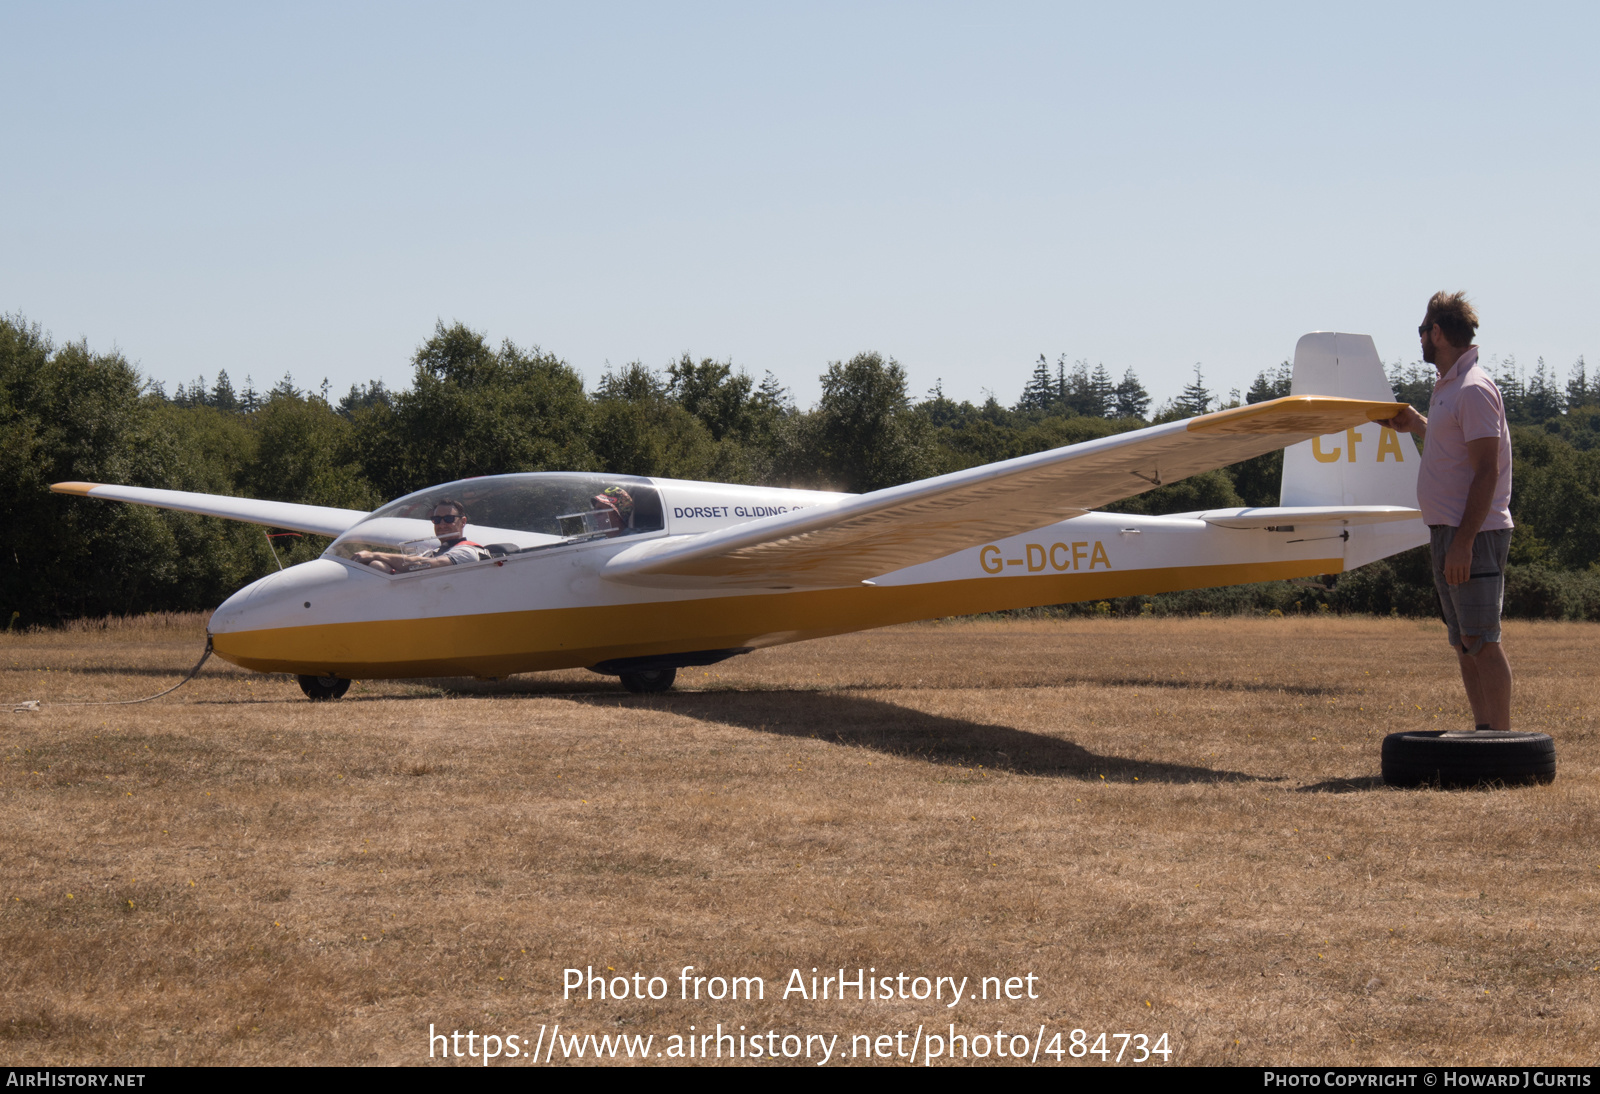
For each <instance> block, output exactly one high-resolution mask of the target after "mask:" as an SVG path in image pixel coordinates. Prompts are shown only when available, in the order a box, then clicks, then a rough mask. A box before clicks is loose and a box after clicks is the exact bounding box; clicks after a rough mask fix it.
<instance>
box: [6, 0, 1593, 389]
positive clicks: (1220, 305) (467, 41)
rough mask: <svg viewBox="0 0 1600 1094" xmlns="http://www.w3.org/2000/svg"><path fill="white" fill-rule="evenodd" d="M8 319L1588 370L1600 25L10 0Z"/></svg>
mask: <svg viewBox="0 0 1600 1094" xmlns="http://www.w3.org/2000/svg"><path fill="white" fill-rule="evenodd" d="M0 39H3V40H4V41H5V42H6V51H5V52H6V61H5V63H4V64H3V65H0V104H3V112H0V117H3V118H4V119H5V134H4V137H5V145H4V146H5V148H6V150H7V155H6V163H5V168H4V170H3V172H0V202H3V210H4V215H3V217H0V311H6V312H12V313H17V312H20V313H22V314H23V315H24V316H25V317H26V318H28V319H29V320H32V321H35V322H38V323H40V324H41V325H42V326H43V327H44V328H45V329H46V330H48V331H50V332H51V333H53V334H54V336H55V337H56V339H57V340H58V341H62V340H69V339H77V338H80V337H86V338H87V339H88V340H89V343H90V344H91V346H92V347H94V348H96V349H106V348H110V347H112V346H116V347H120V348H121V349H122V350H123V351H124V352H125V353H127V354H128V356H129V357H130V358H131V359H133V360H134V361H136V362H137V363H138V364H139V365H140V366H141V367H142V368H143V369H144V370H145V371H146V372H147V373H148V374H150V375H152V376H154V377H156V378H157V379H161V380H164V381H165V382H167V383H168V385H169V386H170V385H172V384H174V383H176V382H178V381H181V380H188V379H191V378H193V377H194V376H195V375H197V374H201V373H203V374H205V375H206V376H207V377H208V378H209V377H213V376H214V375H215V374H216V372H217V370H218V369H219V368H226V369H227V370H228V372H229V373H230V374H231V375H232V377H233V378H234V380H235V382H236V383H237V382H239V381H242V379H243V378H244V376H245V375H246V374H247V373H248V374H251V375H253V376H254V378H255V380H256V382H257V385H258V386H259V387H266V386H270V384H271V383H272V382H273V381H274V380H276V379H277V378H278V377H280V376H282V375H283V373H284V372H285V371H291V372H293V374H294V376H295V377H296V378H297V379H298V380H300V381H301V382H302V383H303V384H311V385H314V384H316V383H318V382H320V380H321V379H322V378H323V377H324V376H326V377H328V378H329V379H330V380H331V381H332V382H333V385H334V387H335V389H336V391H343V390H345V389H347V388H348V386H349V385H350V384H351V383H352V382H354V381H357V380H366V379H370V378H373V377H382V378H383V379H384V380H386V381H387V382H388V383H390V384H391V385H393V386H404V385H406V384H407V383H408V382H409V378H410V374H411V368H410V364H409V359H410V356H411V354H412V352H413V351H414V349H415V347H416V346H417V344H418V343H419V342H421V341H422V340H423V339H425V338H426V337H427V336H428V335H429V333H430V332H431V331H432V328H433V325H434V322H435V320H437V319H443V320H444V321H445V322H450V321H453V320H457V319H459V320H461V321H463V322H465V323H467V324H469V325H470V326H472V327H474V328H476V329H478V330H482V331H485V332H487V333H488V335H489V336H490V337H491V338H492V339H494V340H496V341H498V340H499V339H502V338H511V339H513V340H514V341H516V342H518V343H519V344H532V343H537V344H539V345H541V346H543V347H544V348H545V349H547V350H549V351H551V352H554V353H556V354H558V355H560V356H561V357H563V358H565V359H566V360H567V361H569V362H570V363H572V364H573V365H574V366H576V367H577V368H579V369H580V370H581V371H582V372H583V373H584V374H585V376H586V377H588V378H589V380H590V381H591V383H592V382H593V380H594V379H596V378H597V377H598V376H599V375H600V373H601V372H602V371H603V369H604V368H605V366H606V364H607V362H610V363H611V364H613V365H621V364H624V363H626V362H628V361H632V360H641V361H644V362H646V363H647V364H651V365H655V366H661V365H664V364H665V363H666V362H667V361H668V360H669V359H671V358H674V357H675V356H677V355H678V354H680V353H682V352H684V351H688V352H691V353H693V354H694V355H696V356H697V357H701V356H710V357H716V358H718V359H728V358H731V359H732V360H733V361H734V362H735V363H736V364H737V365H740V366H743V367H745V368H747V369H749V370H750V371H751V372H752V373H753V374H755V375H756V376H757V377H758V378H759V376H760V375H761V373H762V372H763V371H764V370H768V369H770V370H771V371H773V372H774V373H775V374H776V375H777V376H778V377H779V378H780V379H781V380H782V381H783V382H785V383H786V384H788V385H790V386H791V387H792V388H793V390H794V392H795V394H796V396H797V398H798V399H799V401H800V402H801V403H802V404H803V405H808V404H810V403H811V402H812V401H813V400H814V399H815V398H816V395H817V393H818V385H817V381H816V377H817V374H818V373H819V372H821V371H822V370H823V368H824V367H825V366H826V364H827V362H828V361H830V360H837V359H840V358H846V357H849V356H850V355H852V354H854V353H856V352H859V351H861V350H864V349H876V350H878V351H880V352H882V353H884V354H887V355H892V356H894V357H895V358H897V359H898V360H899V361H900V362H901V363H902V364H904V365H905V366H906V368H907V370H908V371H909V373H910V375H911V379H912V384H913V389H914V391H915V392H916V393H917V394H919V395H920V394H921V393H922V392H923V391H925V390H926V389H927V388H928V387H929V386H930V385H932V384H933V383H934V381H935V379H936V378H939V377H942V378H943V381H944V387H945V390H946V392H947V394H951V395H954V396H956V397H958V398H973V399H979V398H981V397H982V396H981V389H983V388H989V389H991V390H993V391H994V392H995V393H996V394H997V395H998V396H999V398H1000V399H1001V400H1002V401H1003V402H1007V403H1010V402H1013V401H1015V399H1016V398H1017V396H1018V394H1019V393H1020V391H1021V388H1022V385H1023V383H1024V381H1025V380H1026V378H1027V375H1028V373H1029V371H1030V369H1031V366H1032V363H1033V361H1034V360H1035V359H1036V358H1037V356H1038V355H1039V354H1040V353H1045V354H1048V355H1049V356H1050V358H1051V359H1052V360H1054V359H1055V357H1056V356H1057V355H1059V354H1061V353H1066V354H1067V355H1069V357H1071V358H1074V359H1075V358H1080V357H1082V358H1087V359H1088V360H1089V361H1090V362H1091V363H1093V362H1100V361H1103V362H1104V363H1105V364H1106V366H1107V367H1108V368H1110V369H1111V370H1112V371H1113V372H1114V373H1115V374H1117V375H1119V376H1120V375H1121V372H1122V370H1123V369H1125V368H1127V367H1130V366H1131V367H1132V368H1134V369H1135V370H1137V372H1138V373H1139V374H1140V376H1141V377H1142V378H1143V379H1144V381H1145V384H1146V386H1147V387H1149V388H1150V389H1151V391H1152V392H1153V393H1154V394H1155V395H1156V396H1157V397H1158V399H1160V398H1164V397H1167V396H1170V395H1172V394H1175V393H1176V392H1177V390H1178V389H1179V388H1180V387H1181V386H1182V384H1183V383H1184V382H1186V381H1187V380H1188V379H1189V378H1190V375H1191V370H1192V368H1193V366H1194V364H1195V362H1197V361H1198V362H1202V363H1203V365H1204V368H1205V373H1206V377H1207V380H1208V382H1209V383H1210V386H1211V387H1212V388H1213V389H1214V390H1218V391H1226V390H1227V389H1228V388H1230V387H1234V386H1240V387H1243V386H1247V385H1248V383H1249V381H1250V380H1251V379H1252V378H1253V377H1254V375H1255V374H1256V372H1257V371H1259V370H1260V369H1261V368H1263V367H1266V366H1269V365H1272V364H1274V363H1275V362H1277V361H1279V360H1282V359H1283V358H1284V357H1286V356H1287V355H1288V354H1290V353H1291V352H1292V350H1293V347H1294V342H1295V339H1296V338H1297V337H1298V336H1299V335H1300V334H1302V333H1304V332H1306V331H1309V330H1315V329H1337V330H1347V331H1359V332H1365V333H1370V334H1372V335H1373V336H1374V337H1375V338H1376V339H1377V343H1378V350H1379V352H1380V353H1381V354H1383V356H1384V357H1385V359H1386V360H1394V359H1396V358H1404V359H1405V360H1407V361H1410V360H1413V359H1415V357H1416V356H1417V354H1416V336H1415V328H1416V324H1417V322H1418V320H1419V319H1420V318H1421V311H1422V307H1423V304H1424V303H1425V301H1426V299H1427V296H1428V294H1429V293H1431V292H1432V291H1433V290H1435V289H1438V288H1452V289H1454V288H1466V289H1467V290H1469V291H1470V292H1471V293H1472V295H1473V297H1474V299H1475V300H1476V301H1477V303H1478V305H1479V309H1480V312H1481V314H1482V317H1483V321H1484V326H1483V329H1482V331H1481V333H1480V344H1481V345H1482V346H1483V347H1484V352H1485V353H1486V354H1498V355H1501V356H1504V355H1507V354H1514V355H1515V356H1516V358H1517V359H1518V360H1519V361H1520V362H1522V363H1524V364H1526V365H1528V366H1529V367H1531V366H1532V365H1533V363H1534V360H1535V358H1537V357H1539V356H1543V357H1544V358H1545V359H1546V360H1547V361H1548V362H1549V363H1551V364H1552V365H1554V366H1556V367H1557V369H1558V370H1559V372H1560V374H1561V375H1562V376H1563V377H1565V375H1566V371H1567V368H1568V366H1569V365H1570V364H1571V362H1572V361H1573V360H1574V359H1575V358H1576V357H1577V356H1578V355H1579V354H1583V353H1586V354H1588V355H1590V356H1591V357H1597V363H1600V307H1597V298H1600V292H1597V290H1600V274H1597V272H1596V271H1597V263H1596V259H1597V257H1600V256H1597V247H1596V244H1597V242H1600V232H1597V214H1596V204H1597V203H1596V196H1595V195H1596V190H1597V171H1596V168H1597V166H1600V164H1597V158H1600V126H1597V115H1600V93H1597V87H1600V81H1597V72H1596V62H1595V51H1596V46H1595V43H1596V42H1597V41H1600V5H1594V4H1568V5H1548V6H1547V5H1537V4H1534V5H1522V4H1519V5H1509V4H1493V5H1490V4H1469V3H1451V4H1435V5H1396V4H1394V3H1383V4H1374V5H1358V4H1349V3H1341V4H1337V5H1334V4H1324V5H1315V6H1313V5H1286V4H1282V3H1275V4H1262V5H1246V6H1232V5H1229V6H1221V5H1215V4H1207V5H1196V4H1188V5H1171V6H1167V5H1135V4H1118V5H1110V4H1105V3H1097V4H1093V5H1084V6H1072V5H1064V4H1052V5H1044V4H1038V5H1034V4H996V3H985V4H981V5H979V4H972V5H939V4H931V3H916V4H904V5H898V4H877V5H874V4H861V3H850V4H838V5H831V4H804V5H801V4H787V5H757V4H752V3H742V4H725V5H704V4H661V3H656V4H648V5H645V4H641V5H628V4H617V5H601V4H583V5H579V4H570V3H566V4H559V5H550V6H548V7H539V6H535V5H531V4H516V5H505V6H498V5H468V4H451V5H430V6H426V7H406V6H403V5H397V4H390V3H385V4H382V5H371V6H357V5H341V4H326V3H318V4H315V5H308V6H304V7H296V6H293V5H288V4H271V5H250V6H246V5H216V4H204V5H200V4H197V5H193V6H176V5H129V4H107V5H103V6H101V5H87V4H59V3H51V4H22V3H5V4H3V5H0Z"/></svg>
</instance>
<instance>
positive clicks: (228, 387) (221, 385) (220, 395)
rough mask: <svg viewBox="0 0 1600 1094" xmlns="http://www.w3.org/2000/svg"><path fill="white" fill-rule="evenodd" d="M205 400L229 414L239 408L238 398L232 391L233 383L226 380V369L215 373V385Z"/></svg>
mask: <svg viewBox="0 0 1600 1094" xmlns="http://www.w3.org/2000/svg"><path fill="white" fill-rule="evenodd" d="M207 402H208V403H209V404H210V405H211V406H214V407H216V408H217V409H218V410H221V411H225V412H227V413H229V414H231V413H233V412H234V411H235V410H238V409H239V398H238V396H236V395H235V394H234V393H233V384H232V383H231V382H229V380H228V370H227V369H223V370H222V371H221V372H219V373H217V383H216V386H215V387H213V388H212V389H211V397H210V398H209V399H208V400H207Z"/></svg>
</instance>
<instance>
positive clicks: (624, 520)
mask: <svg viewBox="0 0 1600 1094" xmlns="http://www.w3.org/2000/svg"><path fill="white" fill-rule="evenodd" d="M590 504H591V505H592V506H593V507H594V512H595V513H597V514H598V515H599V521H600V525H601V527H602V528H604V529H605V533H606V538H607V539H610V538H612V537H615V536H620V535H622V534H623V533H624V532H627V531H630V530H631V529H632V528H633V495H632V494H630V493H628V492H627V491H626V490H624V489H623V488H622V487H620V486H608V487H606V488H605V489H604V490H603V491H601V492H600V493H598V494H596V495H595V496H594V497H593V498H591V499H590Z"/></svg>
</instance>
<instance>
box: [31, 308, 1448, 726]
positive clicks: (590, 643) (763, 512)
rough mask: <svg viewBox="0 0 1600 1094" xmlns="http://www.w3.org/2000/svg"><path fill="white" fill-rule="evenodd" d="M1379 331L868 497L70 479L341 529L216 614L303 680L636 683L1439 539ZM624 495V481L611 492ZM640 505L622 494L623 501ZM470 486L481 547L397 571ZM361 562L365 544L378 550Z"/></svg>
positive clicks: (249, 649)
mask: <svg viewBox="0 0 1600 1094" xmlns="http://www.w3.org/2000/svg"><path fill="white" fill-rule="evenodd" d="M1399 410H1400V404H1397V403H1395V401H1394V393H1393V390H1392V389H1391V388H1390V386H1389V383H1388V381H1387V380H1386V379H1385V378H1384V374H1383V366H1382V363H1381V361H1380V360H1379V358H1378V355H1377V351H1376V349H1375V348H1374V346H1373V343H1372V339H1371V338H1369V337H1367V336H1365V335H1349V334H1332V333H1316V334H1308V335H1306V336H1305V337H1304V338H1302V339H1300V342H1299V344H1298V346H1297V347H1296V351H1295V365H1294V377H1293V383H1292V388H1291V394H1290V395H1288V396H1286V397H1284V398H1281V399H1275V400H1272V401H1269V402H1263V403H1256V404H1253V405H1249V406H1242V407H1236V408H1232V409H1228V410H1222V411H1218V412H1216V413H1213V414H1206V415H1202V416H1200V417H1197V418H1191V419H1189V420H1187V421H1180V422H1171V423H1167V424H1163V425H1155V426H1150V427H1148V428H1145V429H1139V430H1135V431H1132V432H1128V433H1122V434H1118V435H1116V436H1111V437H1104V438H1100V439H1097V440H1093V441H1086V442H1084V443H1081V444H1075V445H1069V446H1067V447H1065V448H1058V449H1054V450H1052V451H1048V452H1040V453H1036V454H1034V455H1030V456H1022V457H1019V458H1017V459H1012V460H1006V461H1003V462H1000V463H994V464H988V465H985V466H982V467H975V468H971V469H968V470H965V471H958V472H955V473H953V474H949V475H941V476H939V477H937V478H931V479H925V480H922V481H920V482H913V483H908V484H905V485H903V486H895V487H890V488H888V489H885V490H878V491H874V492H872V493H869V494H859V495H852V494H838V493H827V492H822V491H810V490H787V489H777V488H772V487H760V486H737V485H730V484H722V483H709V482H687V481H681V480H675V479H661V478H645V477H638V476H630V475H600V474H589V473H566V472H550V473H530V474H512V475H494V476H486V477H482V478H474V479H464V480H461V481H459V482H452V483H446V484H443V485H440V486H434V487H429V488H428V489H425V490H419V491H417V492H416V493H413V494H409V495H407V496H405V497H403V498H399V499H398V500H396V501H393V502H390V503H389V504H388V505H385V506H383V507H381V508H379V509H377V510H375V511H373V512H370V513H365V512H360V511H358V510H350V509H334V508H328V507H323V506H313V505H296V504H291V503H288V502H273V501H253V500H250V499H245V498H233V497H221V496H215V495H209V494H195V493H187V492H183V491H176V490H154V489H145V488H141V487H132V486H114V485H102V484H95V483H58V484H56V485H54V486H53V487H51V489H52V490H55V491H57V492H60V493H66V494H78V495H82V496H85V497H90V498H100V499H104V500H110V501H121V502H131V503H133V504H138V505H152V506H158V507H161V508H167V509H178V510H182V511H185V512H190V513H200V514H204V515H208V516H215V517H226V518H229V519H232V520H241V521H249V522H252V523H255V524H262V525H267V526H270V527H276V528H283V529H289V530H293V531H299V532H309V533H315V534H318V535H324V536H331V537H334V539H333V543H332V544H331V545H330V546H329V547H328V549H327V550H326V551H325V552H324V553H323V555H322V557H320V558H318V559H315V560H313V561H311V562H305V563H301V564H300V565H297V566H292V567H289V568H288V569H286V570H283V571H281V572H279V573H274V574H270V575H268V576H267V577H264V578H262V579H260V580H259V581H256V582H254V583H252V584H251V585H248V586H246V587H245V588H243V589H241V590H239V591H238V592H237V593H235V594H234V595H233V596H231V597H229V598H228V599H227V600H226V601H225V602H224V603H223V604H222V605H221V606H220V607H219V608H218V609H217V610H216V612H215V613H214V614H213V615H212V617H211V620H210V624H209V631H210V638H211V642H212V647H213V650H214V652H215V653H216V654H217V655H218V656H220V657H222V658H224V659H225V660H228V661H231V662H233V663H234V664H236V665H240V666H242V667H244V668H247V669H253V670H256V671H259V672H287V673H292V674H294V675H295V676H297V677H299V680H300V684H301V687H302V688H303V689H304V690H305V692H306V694H307V695H308V696H309V697H311V698H313V699H327V698H336V697H338V696H340V695H343V694H344V692H345V691H346V690H347V689H348V687H349V683H350V681H351V680H352V679H382V678H389V679H392V678H404V677H437V676H478V677H502V676H508V675H512V674H514V673H522V672H535V671H542V670H549V669H561V668H573V667H587V668H591V669H594V670H595V671H597V672H601V673H606V674H610V675H614V676H618V677H620V679H621V682H622V684H623V686H625V687H626V688H628V689H629V690H630V691H635V692H649V691H661V690H665V689H666V688H668V687H670V686H671V685H672V683H673V679H674V676H675V674H676V670H677V669H679V668H682V667H686V666H691V665H708V664H713V663H715V662H717V661H720V660H724V659H726V658H728V657H732V656H734V655H736V654H741V653H747V652H749V651H751V650H755V649H760V648H762V647H766V646H774V645H780V644H782V643H786V642H797V641H801V640H803V639H808V638H818V637H822V636H824V635H831V634H840V633H845V632H850V631H858V630H865V629H868V628H872V627H882V626H887V625H890V624H894V623H903V622H909V621H912V620H917V619H928V618H935V617H942V616H950V615H966V614H972V613H977V612H990V611H1001V610H1005V609H1012V608H1023V607H1033V606H1038V605H1045V604H1062V603H1069V602H1073V601H1082V600H1102V599H1107V598H1110V597H1118V596H1132V595H1137V594H1149V593H1159V592H1169V591H1174V590H1179V589H1188V588H1198V587H1205V586H1218V585H1232V584H1239V583H1243V582H1251V581H1266V580H1272V579H1279V578H1296V577H1309V576H1313V575H1316V574H1324V573H1337V572H1340V571H1343V570H1346V569H1350V568H1353V567H1355V566H1359V565H1362V564H1363V563H1366V562H1370V561H1373V560H1374V559H1378V558H1382V557H1384V556H1386V555H1389V554H1393V553H1395V552H1397V551H1402V550H1405V549H1407V548H1409V547H1413V546H1416V545H1418V544H1421V543H1425V542H1427V538H1428V536H1427V529H1426V528H1425V527H1424V526H1423V524H1422V522H1421V518H1420V513H1419V512H1418V511H1417V508H1416V474H1417V465H1418V462H1419V458H1418V454H1417V449H1416V445H1415V443H1414V441H1413V440H1412V439H1411V437H1410V436H1409V435H1406V434H1397V433H1395V432H1394V431H1393V430H1390V429H1388V428H1385V427H1380V426H1379V425H1378V424H1377V423H1378V422H1380V421H1382V420H1384V419H1387V418H1390V417H1392V416H1393V415H1394V414H1396V413H1397V412H1398V411H1399ZM1278 448H1287V451H1286V452H1285V459H1284V477H1283V486H1282V496H1281V499H1280V500H1281V504H1280V505H1278V506H1273V507H1270V508H1254V509H1252V508H1245V509H1237V508H1236V509H1223V510H1209V511H1203V512H1194V513H1183V514H1178V515H1175V516H1160V517H1151V516H1130V515H1126V514H1117V513H1104V512H1097V511H1095V510H1096V509H1097V507H1099V506H1104V505H1108V504H1111V503H1113V502H1116V501H1118V500H1120V499H1123V498H1127V497H1130V496H1133V495H1135V494H1139V493H1143V492H1144V491H1146V490H1151V489H1154V488H1155V487H1156V486H1159V485H1161V484H1163V483H1168V482H1173V481H1176V480H1178V479H1181V478H1184V477H1185V476H1188V475H1193V474H1197V473H1199V472H1202V471H1207V470H1210V469H1213V468H1217V467H1222V466H1225V465H1227V464H1230V463H1235V462H1237V461H1239V460H1244V459H1249V458H1251V457H1253V456H1258V455H1261V454H1263V453H1266V452H1270V451H1273V450H1275V449H1278ZM608 498H610V499H612V500H611V501H608V500H607V499H608ZM619 498H622V499H625V501H626V503H625V504H624V505H623V506H622V507H621V508H619V507H618V506H617V504H616V499H619ZM443 499H450V500H452V501H454V502H456V503H457V504H460V505H462V506H464V508H465V510H466V513H467V517H468V523H467V524H466V527H465V536H466V538H467V539H468V540H470V541H473V542H475V543H477V544H480V545H483V547H484V548H485V551H484V553H485V554H486V556H487V557H484V558H482V559H481V560H479V561H469V562H466V563H463V564H460V565H444V566H436V567H422V568H417V569H407V568H405V567H404V566H399V567H395V569H396V571H397V572H390V567H386V566H383V565H382V564H381V563H380V564H374V563H372V562H369V561H365V560H364V559H358V558H357V557H356V556H357V555H358V554H361V553H364V552H382V553H384V554H386V555H387V556H389V557H393V556H395V555H418V554H420V553H422V552H423V551H426V550H429V549H431V548H437V547H438V546H439V542H440V541H439V540H438V539H436V538H434V529H433V526H432V524H431V523H430V521H429V519H428V518H429V516H430V515H431V514H432V512H433V511H434V507H435V506H436V505H437V504H438V503H439V502H440V501H441V500H443ZM364 558H365V559H370V558H371V556H370V555H365V556H364Z"/></svg>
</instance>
